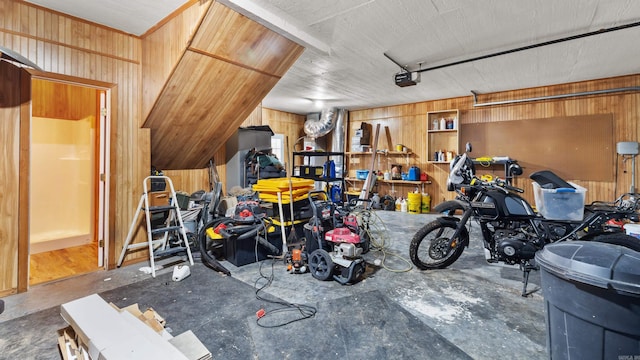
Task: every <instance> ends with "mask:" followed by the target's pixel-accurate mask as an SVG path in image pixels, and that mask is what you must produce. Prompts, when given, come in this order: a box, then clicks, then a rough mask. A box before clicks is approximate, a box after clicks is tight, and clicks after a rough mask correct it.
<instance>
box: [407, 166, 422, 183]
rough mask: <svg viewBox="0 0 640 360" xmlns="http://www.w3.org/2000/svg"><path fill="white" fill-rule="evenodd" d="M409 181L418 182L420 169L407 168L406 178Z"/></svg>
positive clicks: (415, 167) (414, 167)
mask: <svg viewBox="0 0 640 360" xmlns="http://www.w3.org/2000/svg"><path fill="white" fill-rule="evenodd" d="M407 178H408V180H410V181H418V180H420V168H419V167H417V166H412V167H410V168H409V175H408V176H407Z"/></svg>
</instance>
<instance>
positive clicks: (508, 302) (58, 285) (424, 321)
mask: <svg viewBox="0 0 640 360" xmlns="http://www.w3.org/2000/svg"><path fill="white" fill-rule="evenodd" d="M376 215H377V217H376V219H377V221H376V229H375V230H376V231H377V232H378V234H379V236H378V241H379V242H384V245H385V248H386V249H387V251H386V252H385V253H383V252H380V251H371V252H370V253H368V254H366V255H365V258H366V260H367V262H368V263H370V264H372V265H371V266H369V267H368V271H367V274H366V278H365V279H364V280H363V281H361V282H359V283H357V284H354V285H351V286H342V285H340V284H339V283H337V282H335V281H328V282H321V281H318V280H316V279H314V278H312V277H311V275H310V274H302V275H294V274H289V273H287V272H286V270H285V267H284V264H283V263H282V262H280V261H277V262H274V263H272V261H271V260H266V261H263V262H262V263H261V264H258V263H255V264H249V265H245V266H242V267H235V266H233V265H232V264H230V263H228V262H223V264H224V265H225V266H226V267H227V268H228V269H229V270H230V271H231V273H232V276H231V277H226V276H222V275H220V274H218V273H215V272H213V271H212V270H210V269H208V268H206V267H205V266H203V265H202V264H201V263H199V261H197V264H196V265H195V266H194V267H192V269H191V271H192V275H191V276H190V277H188V278H186V279H184V280H183V281H181V282H173V281H171V280H170V276H171V274H170V273H171V269H165V270H162V271H160V272H159V275H158V276H157V277H156V278H155V279H154V278H151V276H150V275H146V274H144V273H142V272H140V271H139V270H138V269H139V268H140V267H142V266H146V265H147V264H144V263H143V264H137V265H133V266H128V267H124V268H120V269H116V270H111V271H101V272H96V273H93V274H88V275H84V276H79V277H76V278H73V279H69V280H63V281H58V282H54V283H49V284H44V285H40V286H35V287H33V288H32V289H31V290H30V291H29V292H28V293H25V294H18V295H14V296H9V297H6V298H4V300H5V302H6V310H5V312H4V313H3V314H2V315H0V324H1V325H0V358H1V359H15V358H21V359H59V358H60V355H59V354H58V352H57V348H56V346H57V343H56V330H57V329H60V328H62V327H64V326H65V322H64V320H63V319H62V318H61V317H60V315H59V305H60V304H62V303H65V302H68V301H70V300H73V299H76V298H79V297H82V296H85V295H89V294H92V293H99V294H100V295H101V296H102V297H103V298H104V299H105V300H107V301H112V302H114V303H116V304H117V305H119V306H126V305H129V304H132V303H136V302H137V303H138V304H139V305H140V307H141V308H145V307H149V306H150V307H153V308H154V309H156V311H158V312H159V313H160V314H161V315H162V316H164V317H165V318H166V320H167V326H168V327H169V328H171V330H172V331H173V333H174V334H176V335H177V334H179V333H181V332H183V331H186V330H192V331H193V332H194V333H195V334H196V335H197V336H198V338H199V339H200V340H201V341H202V342H203V343H204V344H205V345H206V346H207V348H208V349H209V350H210V351H211V352H212V354H213V355H214V358H217V359H285V358H286V359H365V358H370V359H498V358H509V359H544V358H547V354H546V346H545V341H546V327H545V317H546V315H545V313H544V306H543V298H542V293H541V292H536V293H534V294H532V295H531V296H529V297H527V298H523V297H521V296H520V291H521V287H522V283H521V272H520V271H519V270H518V269H517V268H513V267H506V266H499V265H489V264H487V263H486V262H485V260H484V257H483V253H482V248H481V247H482V246H481V243H480V239H479V233H478V227H477V225H475V224H474V226H473V227H472V232H471V235H472V241H471V247H470V248H469V249H467V250H465V253H464V254H463V255H462V257H461V258H460V260H458V261H457V262H456V263H455V264H453V265H452V266H451V267H450V268H448V269H444V270H436V271H420V270H417V269H415V268H412V269H411V270H408V268H409V267H410V262H409V260H408V251H409V250H408V249H409V242H410V239H411V237H412V236H413V233H414V232H415V231H416V230H417V229H418V228H419V227H421V226H422V225H423V224H425V223H427V222H428V221H430V220H431V219H433V218H434V217H435V215H413V214H406V213H396V212H385V211H378V212H376ZM375 259H384V262H383V266H382V267H376V266H374V265H373V263H374V260H375ZM407 270H408V271H407ZM260 272H262V273H263V274H265V275H271V274H273V281H272V283H271V286H269V287H268V288H266V289H265V290H264V292H263V293H262V295H263V296H264V297H268V298H270V299H272V300H279V301H283V302H287V303H295V304H303V305H309V306H313V307H315V308H316V309H317V313H316V314H315V316H314V317H313V318H310V319H306V320H302V321H298V322H294V323H291V324H289V325H285V326H282V327H278V328H264V327H261V326H259V325H258V324H257V323H256V316H255V312H256V311H257V310H259V309H260V308H264V309H265V310H266V311H267V312H268V314H269V315H268V316H267V317H265V318H264V319H263V320H261V324H263V325H265V324H267V325H269V324H278V323H282V322H286V321H288V320H291V319H294V318H296V317H298V316H299V313H298V312H292V311H284V312H277V311H275V310H277V309H278V308H280V307H281V306H279V305H276V304H273V303H270V302H266V301H263V300H259V299H256V296H255V287H254V283H255V282H256V281H257V280H258V279H259V277H260ZM539 279H540V278H539V274H538V273H533V274H532V276H531V280H530V288H535V287H539V285H540V280H539ZM271 311H273V312H271Z"/></svg>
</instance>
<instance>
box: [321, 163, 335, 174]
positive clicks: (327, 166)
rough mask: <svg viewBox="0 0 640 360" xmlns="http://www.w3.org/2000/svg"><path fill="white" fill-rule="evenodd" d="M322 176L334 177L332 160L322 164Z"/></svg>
mask: <svg viewBox="0 0 640 360" xmlns="http://www.w3.org/2000/svg"><path fill="white" fill-rule="evenodd" d="M323 175H324V177H326V178H335V177H336V163H335V162H334V161H333V160H329V161H327V162H325V163H324V169H323Z"/></svg>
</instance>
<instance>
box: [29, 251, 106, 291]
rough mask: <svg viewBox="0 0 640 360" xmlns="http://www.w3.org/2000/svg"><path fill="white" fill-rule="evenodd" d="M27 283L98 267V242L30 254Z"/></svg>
mask: <svg viewBox="0 0 640 360" xmlns="http://www.w3.org/2000/svg"><path fill="white" fill-rule="evenodd" d="M29 267H30V268H29V285H37V284H42V283H46V282H49V281H53V280H59V279H64V278H68V277H71V276H76V275H80V274H86V273H88V272H92V271H96V270H98V269H100V268H99V267H98V244H97V243H95V242H94V243H91V244H88V245H82V246H74V247H70V248H66V249H60V250H54V251H48V252H43V253H38V254H31V261H30V264H29Z"/></svg>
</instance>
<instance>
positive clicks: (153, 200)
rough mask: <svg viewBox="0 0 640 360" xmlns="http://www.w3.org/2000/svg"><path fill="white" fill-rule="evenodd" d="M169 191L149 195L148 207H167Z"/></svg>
mask: <svg viewBox="0 0 640 360" xmlns="http://www.w3.org/2000/svg"><path fill="white" fill-rule="evenodd" d="M169 198H170V195H169V191H156V192H150V193H149V206H168V205H169Z"/></svg>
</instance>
